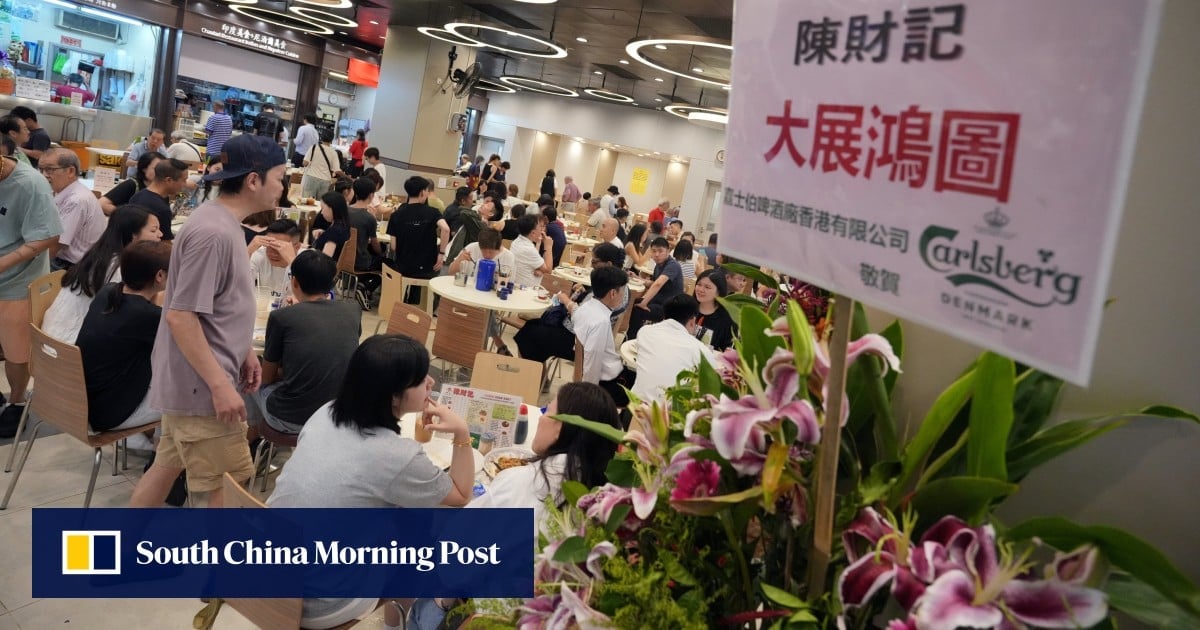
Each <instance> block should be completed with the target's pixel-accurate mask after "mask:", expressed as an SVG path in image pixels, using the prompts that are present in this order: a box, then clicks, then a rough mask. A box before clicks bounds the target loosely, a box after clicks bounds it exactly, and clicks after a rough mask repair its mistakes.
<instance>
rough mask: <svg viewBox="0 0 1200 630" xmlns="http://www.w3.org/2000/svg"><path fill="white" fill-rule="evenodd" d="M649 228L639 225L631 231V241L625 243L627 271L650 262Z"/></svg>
mask: <svg viewBox="0 0 1200 630" xmlns="http://www.w3.org/2000/svg"><path fill="white" fill-rule="evenodd" d="M648 236H649V226H647V225H646V224H645V223H639V224H637V225H635V226H633V228H632V229H630V230H629V239H628V240H627V241H626V242H625V248H624V249H625V269H627V270H628V269H632V268H634V267H641V266H642V265H644V264H646V261H647V260H650V247H649V244H650V239H648V238H647V237H648Z"/></svg>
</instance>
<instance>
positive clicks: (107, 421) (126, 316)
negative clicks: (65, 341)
mask: <svg viewBox="0 0 1200 630" xmlns="http://www.w3.org/2000/svg"><path fill="white" fill-rule="evenodd" d="M120 290H121V285H119V284H115V283H114V284H109V285H106V286H105V287H104V288H102V289H100V292H99V293H97V294H96V299H94V300H92V305H91V307H90V308H88V313H87V316H86V317H84V318H83V326H82V327H80V329H79V337H78V338H77V339H76V341H75V345H77V346H79V352H80V355H81V356H82V357H83V378H84V381H85V382H86V383H87V397H88V423H89V424H91V426H92V428H93V429H95V430H97V431H107V430H109V429H111V428H113V427H115V426H118V425H120V424H121V423H122V422H124V421H125V420H126V419H127V418H128V417H129V416H130V415H131V414H132V413H133V412H134V410H136V409H137V407H138V405H139V404H141V402H142V399H144V398H145V397H146V392H148V391H150V352H151V351H152V350H153V349H154V337H155V336H156V335H157V334H158V322H159V318H160V317H161V316H162V309H161V308H159V307H157V306H155V305H153V304H151V303H150V302H148V301H146V299H145V298H143V297H141V296H140V295H123V296H121V304H120V306H119V307H118V308H117V309H116V310H115V311H113V312H111V313H105V312H104V311H105V309H107V308H108V298H109V296H110V295H112V293H113V292H114V291H120Z"/></svg>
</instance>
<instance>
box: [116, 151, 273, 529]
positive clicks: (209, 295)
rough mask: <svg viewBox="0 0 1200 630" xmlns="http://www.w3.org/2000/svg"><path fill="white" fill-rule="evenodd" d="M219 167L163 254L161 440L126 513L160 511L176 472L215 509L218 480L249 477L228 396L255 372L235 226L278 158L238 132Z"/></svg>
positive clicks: (246, 273) (240, 420)
mask: <svg viewBox="0 0 1200 630" xmlns="http://www.w3.org/2000/svg"><path fill="white" fill-rule="evenodd" d="M213 157H214V158H216V157H217V156H213ZM220 161H221V170H219V171H215V172H212V173H209V174H208V175H207V176H205V179H206V180H209V181H216V182H219V183H220V190H221V194H220V196H218V197H217V198H216V199H213V200H211V201H208V202H206V203H204V204H203V205H201V206H200V207H199V208H196V210H195V211H193V212H192V215H191V217H190V218H189V219H188V222H187V224H186V225H185V226H184V228H183V229H182V230H180V232H179V236H178V237H177V238H176V239H175V245H174V248H173V250H172V251H171V270H170V271H169V272H168V274H167V290H166V294H165V299H164V303H163V317H162V321H161V322H160V324H159V327H158V336H157V337H156V338H155V340H154V353H153V355H152V358H151V365H152V366H153V377H152V379H151V382H150V404H151V406H153V407H154V408H155V409H158V410H161V411H162V413H163V416H162V439H161V440H160V442H159V444H158V451H157V454H156V457H155V462H154V465H153V466H151V467H150V469H149V470H148V471H146V474H145V475H144V476H143V477H142V479H141V481H140V482H138V485H137V487H136V488H134V491H133V497H132V498H131V499H130V505H131V506H132V507H157V506H161V505H162V503H163V501H164V500H165V499H166V496H167V493H168V492H169V490H170V488H171V484H172V483H174V481H175V479H176V478H177V477H178V476H179V473H180V471H183V470H186V471H187V477H188V484H187V485H188V489H189V491H191V492H193V493H207V495H208V505H209V506H210V507H220V506H221V505H222V503H223V497H222V495H221V477H222V475H224V474H225V473H227V472H228V473H231V474H232V475H233V476H234V477H235V478H236V479H237V480H238V481H239V482H243V481H245V480H247V479H249V478H250V475H251V473H252V472H253V465H252V463H251V460H250V450H249V447H248V445H247V443H246V405H245V403H244V402H243V400H242V396H241V394H240V393H239V392H238V389H239V388H240V389H241V390H242V391H243V392H253V391H255V390H257V389H258V386H259V383H260V381H261V378H262V367H261V366H260V365H259V362H258V357H257V356H256V355H255V353H254V352H253V350H252V349H251V345H250V340H251V337H252V334H253V329H254V316H255V308H256V306H255V293H254V279H253V275H252V273H251V270H250V259H249V258H248V257H247V256H246V241H245V238H244V236H243V233H242V228H241V222H242V219H244V218H246V217H247V216H249V215H251V214H254V213H256V212H262V211H263V210H268V209H270V208H272V207H274V206H275V202H276V200H278V199H279V197H280V195H281V194H282V193H283V177H284V173H285V171H286V170H287V166H286V162H287V160H286V158H285V156H284V153H283V149H281V148H280V147H279V145H277V144H276V143H275V142H273V141H272V140H271V138H269V137H266V136H252V135H248V134H243V135H240V136H237V137H234V138H232V139H230V140H229V141H228V142H226V143H225V146H224V147H222V150H221V154H220Z"/></svg>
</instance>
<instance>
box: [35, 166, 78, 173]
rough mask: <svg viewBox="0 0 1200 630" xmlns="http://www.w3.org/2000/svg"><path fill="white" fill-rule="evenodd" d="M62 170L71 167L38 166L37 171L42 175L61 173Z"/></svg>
mask: <svg viewBox="0 0 1200 630" xmlns="http://www.w3.org/2000/svg"><path fill="white" fill-rule="evenodd" d="M64 168H71V167H69V166H38V170H39V171H41V172H42V173H53V172H54V171H61V170H63V169H64Z"/></svg>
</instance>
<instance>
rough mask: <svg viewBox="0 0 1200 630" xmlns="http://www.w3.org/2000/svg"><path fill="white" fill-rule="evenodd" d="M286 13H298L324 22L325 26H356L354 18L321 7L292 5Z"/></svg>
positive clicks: (306, 17) (318, 21)
mask: <svg viewBox="0 0 1200 630" xmlns="http://www.w3.org/2000/svg"><path fill="white" fill-rule="evenodd" d="M302 12H303V13H302ZM288 13H295V14H296V15H299V16H300V17H302V18H305V19H307V20H309V21H312V22H317V23H319V24H325V25H327V26H340V27H343V28H358V22H355V21H354V20H351V19H350V18H348V17H345V16H341V15H338V14H336V13H330V12H329V11H325V10H322V9H316V8H313V7H298V6H295V5H292V6H290V7H288ZM309 13H317V14H318V15H309ZM329 18H334V19H337V20H341V21H340V22H335V21H333V20H330V19H329Z"/></svg>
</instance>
